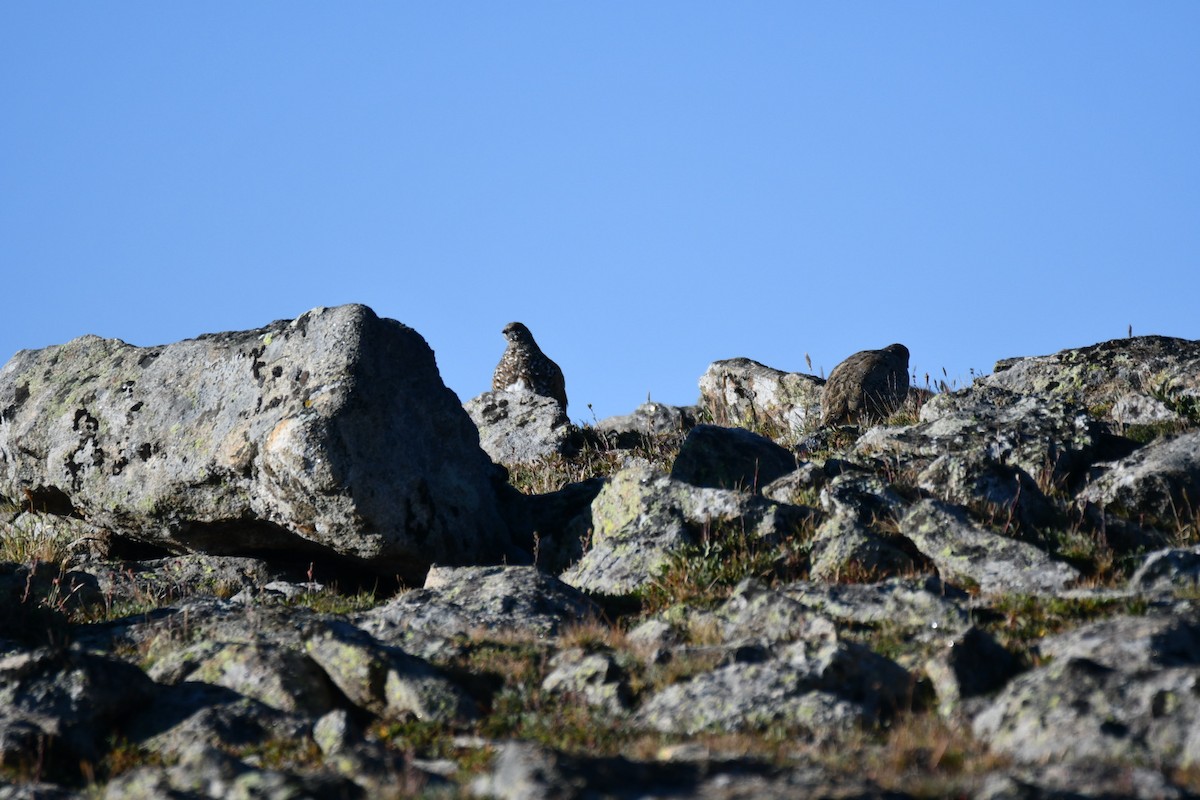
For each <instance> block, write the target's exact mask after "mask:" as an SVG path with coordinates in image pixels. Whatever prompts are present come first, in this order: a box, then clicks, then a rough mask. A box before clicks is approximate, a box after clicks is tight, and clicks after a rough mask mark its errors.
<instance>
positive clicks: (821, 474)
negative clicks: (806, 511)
mask: <svg viewBox="0 0 1200 800" xmlns="http://www.w3.org/2000/svg"><path fill="white" fill-rule="evenodd" d="M828 480H829V477H828V476H827V475H826V474H825V468H824V465H822V464H818V463H816V462H813V461H803V462H800V463H798V464H797V466H796V469H794V470H792V471H791V472H789V473H787V474H786V475H784V476H783V477H781V478H776V479H775V480H773V481H771V482H770V483H768V484H767V485H766V486H764V487H763V488H762V495H763V497H765V498H767V499H768V500H774V501H775V502H776V503H786V504H788V505H793V506H810V505H815V504H816V503H817V502H818V498H819V497H820V491H821V487H823V486H824V485H825V484H826V482H827V481H828Z"/></svg>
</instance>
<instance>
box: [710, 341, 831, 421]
mask: <svg viewBox="0 0 1200 800" xmlns="http://www.w3.org/2000/svg"><path fill="white" fill-rule="evenodd" d="M824 383H825V381H823V380H821V379H820V378H818V377H816V376H814V375H805V374H803V373H798V372H782V371H780V370H777V369H772V368H771V367H768V366H764V365H763V364H760V363H758V362H757V361H751V360H750V359H748V358H731V359H727V360H725V361H715V362H713V363H712V364H710V365H709V367H708V370H707V371H706V372H705V373H704V375H702V376H701V377H700V401H701V403H702V404H703V406H704V409H705V410H706V411H707V412H708V414H709V416H710V417H711V418H712V421H713V422H715V423H716V424H717V425H728V426H735V427H741V428H751V429H753V430H768V431H779V432H780V433H786V434H789V435H791V436H797V435H799V434H800V433H801V432H802V431H804V430H807V429H809V428H812V427H815V425H816V423H817V421H818V420H819V419H820V416H821V387H822V385H824Z"/></svg>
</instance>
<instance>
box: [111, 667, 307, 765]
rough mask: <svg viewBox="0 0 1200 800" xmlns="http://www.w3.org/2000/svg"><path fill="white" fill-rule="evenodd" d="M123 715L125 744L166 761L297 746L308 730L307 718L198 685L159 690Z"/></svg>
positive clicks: (224, 691)
mask: <svg viewBox="0 0 1200 800" xmlns="http://www.w3.org/2000/svg"><path fill="white" fill-rule="evenodd" d="M129 714H130V719H129V723H128V725H127V726H126V728H125V730H126V733H127V734H128V737H129V739H130V741H136V742H138V743H140V745H141V746H142V747H144V748H145V749H146V750H148V751H149V752H151V753H154V754H157V755H159V756H162V757H163V758H165V759H170V760H176V759H181V758H187V757H188V756H189V755H190V754H192V753H194V752H196V751H197V750H203V749H205V748H218V749H221V750H226V751H234V750H239V749H244V748H248V747H255V746H258V745H261V744H264V743H266V742H269V741H272V740H302V739H304V738H306V737H308V735H309V731H310V729H311V726H312V720H311V718H307V717H304V716H300V715H297V714H290V713H288V712H285V711H280V710H279V709H276V708H272V707H271V706H268V705H266V704H265V703H261V702H259V701H258V700H255V699H253V698H250V697H246V696H245V695H242V694H239V693H238V692H236V691H234V690H232V689H227V688H225V687H223V686H215V685H213V684H209V683H200V682H198V681H184V682H183V683H180V684H178V685H176V686H165V687H162V688H161V689H160V690H159V691H158V692H157V694H156V695H155V697H154V703H153V704H150V705H146V704H143V705H142V706H138V707H134V708H130V709H129Z"/></svg>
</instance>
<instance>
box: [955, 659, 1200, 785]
mask: <svg viewBox="0 0 1200 800" xmlns="http://www.w3.org/2000/svg"><path fill="white" fill-rule="evenodd" d="M973 729H974V732H975V735H976V736H977V737H979V738H980V739H982V740H983V741H985V742H986V743H987V744H988V745H989V746H990V747H991V748H992V749H993V750H994V751H996V752H999V753H1003V754H1005V755H1008V756H1010V757H1012V758H1014V759H1016V760H1018V761H1024V762H1034V763H1044V762H1047V761H1051V760H1061V761H1067V762H1072V763H1086V762H1091V761H1102V762H1119V763H1155V764H1161V765H1164V766H1167V767H1174V766H1180V767H1187V766H1194V765H1196V764H1200V668H1197V667H1194V666H1193V667H1174V668H1168V669H1154V670H1148V671H1125V670H1121V669H1114V668H1111V667H1107V666H1104V665H1102V664H1099V663H1097V662H1095V661H1092V660H1090V659H1086V658H1064V659H1058V660H1055V661H1053V662H1052V663H1051V664H1050V665H1049V666H1047V667H1041V668H1038V669H1036V670H1033V671H1031V672H1029V673H1026V674H1025V675H1022V676H1020V677H1018V678H1016V679H1015V680H1013V681H1012V682H1011V683H1009V684H1008V686H1006V687H1005V688H1004V689H1003V690H1002V691H1001V692H1000V694H999V695H998V696H997V697H996V699H995V701H994V702H993V703H992V704H991V706H989V707H988V708H987V709H986V710H985V711H984V712H983V713H981V714H980V715H979V716H977V717H976V718H975V721H974V723H973Z"/></svg>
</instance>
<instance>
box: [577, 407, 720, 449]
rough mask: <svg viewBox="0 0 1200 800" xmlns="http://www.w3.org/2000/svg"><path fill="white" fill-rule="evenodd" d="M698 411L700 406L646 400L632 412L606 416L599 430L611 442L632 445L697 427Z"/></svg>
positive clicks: (677, 434) (621, 446)
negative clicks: (670, 404)
mask: <svg viewBox="0 0 1200 800" xmlns="http://www.w3.org/2000/svg"><path fill="white" fill-rule="evenodd" d="M698 412H699V409H698V408H697V407H696V406H669V405H665V404H663V403H654V402H646V403H643V404H642V405H640V406H638V407H637V408H636V409H634V411H633V413H632V414H626V415H624V416H616V417H605V418H604V419H602V420H600V421H599V422H597V423H596V431H597V432H598V433H599V434H600V435H601V436H603V437H604V439H605V441H606V442H608V443H609V444H610V445H612V446H615V447H620V448H625V449H630V448H634V447H637V446H639V445H641V444H643V443H645V442H646V441H647V440H650V441H653V440H654V439H657V438H665V437H671V436H682V435H683V434H686V433H687V432H688V431H689V430H691V429H692V428H693V427H695V425H696V417H697V416H698Z"/></svg>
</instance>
